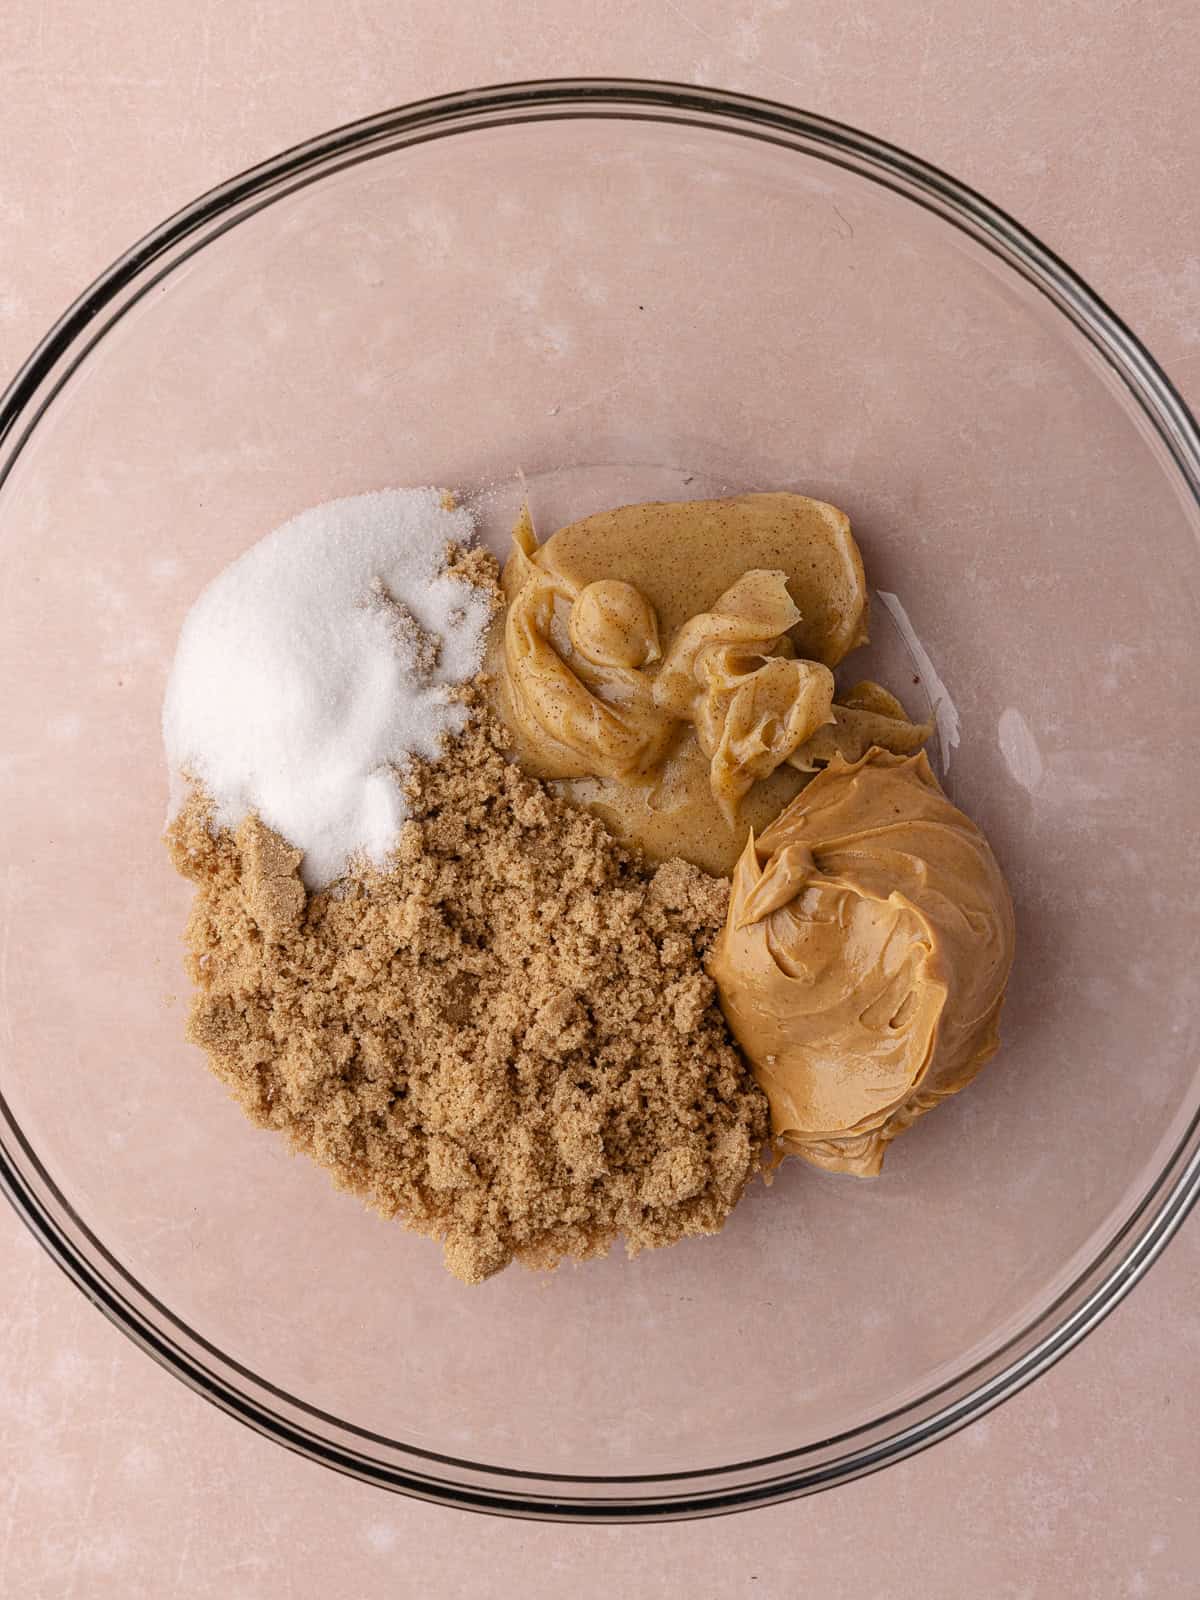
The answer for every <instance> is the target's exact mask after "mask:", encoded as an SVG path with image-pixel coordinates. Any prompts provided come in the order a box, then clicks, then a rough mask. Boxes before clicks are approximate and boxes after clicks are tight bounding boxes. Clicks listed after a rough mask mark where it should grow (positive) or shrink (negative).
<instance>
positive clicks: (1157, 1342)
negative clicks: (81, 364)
mask: <svg viewBox="0 0 1200 1600" xmlns="http://www.w3.org/2000/svg"><path fill="white" fill-rule="evenodd" d="M491 9H492V8H485V7H483V6H481V5H478V4H476V5H471V4H465V5H463V6H461V7H459V8H457V11H456V12H455V13H453V14H451V15H450V16H449V18H448V19H447V20H444V18H443V11H442V7H441V6H440V5H434V4H433V3H431V0H420V3H415V4H414V3H408V4H406V3H404V0H388V3H386V4H385V3H384V0H355V3H353V4H346V3H344V0H339V3H336V4H335V3H334V0H308V3H302V0H260V3H258V4H255V5H251V4H250V3H249V0H226V3H220V0H189V3H187V4H183V3H180V0H174V3H170V0H168V3H159V4H154V5H151V4H148V3H146V0H111V3H109V4H107V5H105V6H103V7H95V6H92V5H87V6H85V5H84V4H82V0H3V5H2V6H0V150H3V152H4V156H3V160H2V161H0V373H4V374H7V372H8V371H9V370H11V368H13V367H14V366H15V365H16V363H17V362H18V361H19V360H20V359H21V358H22V357H23V355H24V354H25V353H26V351H27V349H28V347H29V346H30V345H31V344H32V342H33V341H34V339H35V338H36V337H37V336H38V335H39V334H40V333H41V332H42V331H43V329H44V327H45V326H46V324H47V323H48V322H49V321H50V320H51V319H52V317H53V316H55V315H56V314H57V312H58V311H59V310H60V309H61V308H62V307H63V306H64V305H65V304H66V302H67V301H68V300H69V299H70V298H71V297H72V296H73V295H74V294H75V293H76V292H77V291H78V290H79V289H80V288H81V287H82V286H83V285H84V284H85V283H86V281H87V280H88V279H89V278H90V277H91V276H93V275H94V274H95V273H96V272H97V271H99V270H100V269H101V268H102V267H104V266H105V265H106V264H107V263H108V262H109V260H110V259H111V258H112V257H113V256H115V255H116V254H117V253H118V252H119V251H120V250H121V249H123V248H124V247H125V246H126V245H127V244H128V243H129V242H130V241H131V240H132V239H134V238H135V237H136V236H137V235H138V234H140V233H141V232H143V231H144V230H145V229H147V228H148V227H150V226H151V225H152V224H154V223H155V222H157V221H158V220H160V219H161V218H162V217H163V216H164V215H165V214H166V213H167V212H168V211H170V210H172V209H174V207H176V206H177V205H179V204H181V203H183V202H184V201H186V200H188V199H190V198H191V197H192V196H193V195H195V194H196V193H197V192H199V191H200V190H201V189H203V188H205V187H207V186H208V185H209V184H211V183H213V182H215V181H217V180H218V179H219V178H222V177H224V176H226V175H228V174H230V173H232V172H234V171H236V170H237V169H238V168H240V167H243V166H245V165H246V164H247V163H249V162H251V161H253V160H255V159H257V158H259V157H260V156H264V155H267V154H270V153H272V152H273V151H275V150H277V149H279V148H282V147H283V146H285V145H287V144H290V143H292V142H294V141H295V140H297V139H300V138H303V137H305V136H306V135H308V134H311V133H315V132H318V131H320V130H321V129H323V128H325V127H327V126H329V125H331V124H334V123H337V122H341V121H345V120H348V119H350V118H353V117H356V116H359V115H362V114H364V113H366V112H369V111H372V110H376V109H379V108H381V107H383V106H386V105H390V104H394V103H397V102H400V101H403V100H406V99H411V98H414V97H417V96H422V95H426V94H432V93H436V92H439V91H442V90H447V89H452V88H458V87H463V86H466V85H469V84H473V83H480V82H486V81H494V80H497V79H503V78H522V77H536V76H541V75H546V74H551V73H572V72H595V73H633V74H638V75H648V76H662V77H676V78H685V79H697V80H703V81H707V82H711V83H717V84H722V85H725V86H728V87H731V88H739V89H748V90H752V91H756V92H759V93H762V94H767V95H773V96H776V97H778V98H783V99H787V100H791V101H793V102H795V103H798V104H802V105H805V106H808V107H810V108H811V109H814V110H817V111H823V112H826V113H828V114H830V115H833V116H837V117H841V118H844V119H846V120H848V121H853V122H859V123H861V124H862V125H863V126H865V127H867V128H868V129H870V130H871V131H873V132H876V133H879V134H882V135H884V136H885V137H889V138H892V139H895V140H897V141H898V142H899V143H901V144H903V145H906V146H908V147H910V148H912V149H914V150H915V151H916V152H917V153H919V154H921V155H923V156H926V157H928V158H930V159H932V160H934V161H936V162H940V163H942V164H943V165H945V166H947V167H949V168H950V169H951V170H952V171H954V172H956V173H957V174H958V175H959V176H961V177H963V178H965V179H966V180H967V181H969V182H972V183H974V184H976V185H977V186H978V187H980V188H981V189H983V190H984V191H985V193H987V194H988V195H989V196H991V197H992V198H993V199H995V200H997V201H998V202H999V203H1001V204H1002V205H1005V206H1007V207H1009V208H1010V209H1011V210H1013V211H1014V212H1015V213H1016V214H1017V215H1018V216H1019V217H1020V218H1021V219H1022V220H1023V221H1025V222H1027V223H1028V224H1029V225H1030V226H1031V227H1032V228H1033V229H1034V230H1035V231H1036V232H1037V233H1039V234H1040V235H1041V236H1042V238H1044V239H1045V240H1046V241H1047V242H1048V243H1049V244H1051V245H1052V246H1054V247H1055V248H1057V249H1058V250H1059V251H1060V252H1061V253H1062V254H1064V255H1065V256H1066V257H1067V259H1068V260H1070V261H1071V262H1072V263H1073V264H1074V265H1075V266H1076V267H1078V268H1079V269H1080V270H1081V271H1082V272H1083V273H1084V275H1085V276H1086V277H1088V278H1089V279H1090V280H1091V281H1092V283H1093V284H1094V285H1095V286H1096V287H1097V288H1098V289H1099V290H1100V292H1101V293H1102V294H1104V295H1105V296H1106V297H1107V298H1108V299H1109V300H1110V302H1112V303H1113V304H1114V305H1115V306H1116V308H1117V309H1118V310H1119V311H1121V312H1122V313H1123V314H1124V315H1125V316H1126V317H1127V318H1128V319H1129V320H1130V321H1131V322H1132V324H1133V325H1134V327H1135V328H1136V329H1137V330H1138V331H1139V332H1140V333H1141V334H1142V335H1143V336H1144V337H1145V338H1146V339H1147V341H1148V342H1149V344H1150V346H1151V348H1152V349H1153V350H1154V352H1155V353H1156V354H1157V355H1158V357H1159V358H1160V359H1161V360H1162V361H1163V363H1164V364H1165V365H1166V367H1167V369H1168V371H1169V372H1170V373H1171V374H1172V375H1173V376H1174V377H1175V379H1176V380H1177V382H1179V383H1180V384H1181V386H1182V387H1183V388H1184V390H1185V392H1186V393H1188V395H1189V398H1191V399H1192V401H1193V402H1194V403H1195V402H1196V401H1198V400H1200V193H1198V187H1197V183H1196V179H1197V175H1198V157H1200V140H1198V137H1197V131H1196V127H1195V118H1194V83H1195V81H1196V74H1197V69H1198V68H1200V42H1198V38H1197V31H1196V29H1195V27H1194V23H1193V21H1192V18H1191V8H1190V6H1188V5H1186V4H1183V3H1177V4H1175V5H1173V6H1171V5H1167V6H1163V5H1154V4H1140V5H1118V4H1116V3H1112V0H1106V3H1103V4H1099V3H1081V4H1076V5H1065V4H1051V5H1049V6H1046V5H1042V4H1035V3H1032V0H1010V3H1008V4H1002V3H1001V4H995V5H993V6H990V7H988V8H986V14H985V8H984V7H983V6H982V5H977V4H975V3H974V0H934V3H926V4H923V5H921V6H920V7H918V8H913V7H910V6H908V5H905V4H903V3H902V0H883V3H882V4H877V5H870V6H868V5H862V6H858V7H855V6H853V5H846V6H842V7H832V6H830V5H828V4H827V3H823V4H820V5H817V4H815V3H813V0H793V3H789V0H758V3H754V4H748V3H734V4H732V5H720V4H717V3H715V0H645V3H639V4H634V3H632V0H629V3H619V4H614V5H603V4H602V5H597V6H591V7H587V8H584V7H581V6H578V5H574V4H571V5H568V4H565V3H563V0H557V3H556V0H524V3H520V0H518V3H512V4H509V5H506V6H505V7H504V8H503V21H500V20H499V15H500V8H498V7H497V8H495V12H496V15H495V16H492V15H491ZM985 15H986V19H985ZM576 18H581V20H575V19H576ZM0 1281H2V1282H3V1283H4V1284H5V1285H6V1288H7V1289H8V1293H7V1295H6V1296H5V1305H4V1310H3V1312H0V1594H2V1595H3V1596H4V1597H5V1600H18V1597H22V1600H24V1597H35V1596H36V1597H41V1596H46V1597H54V1600H58V1597H60V1596H61V1597H69V1596H75V1597H79V1600H92V1597H97V1600H102V1597H105V1596H109V1595H113V1596H116V1595H120V1596H122V1597H125V1596H141V1595H149V1596H156V1597H157V1596H166V1595H180V1596H187V1597H191V1596H196V1597H201V1596H205V1597H207V1596H213V1597H218V1596H219V1597H221V1600H239V1597H243V1600H251V1597H253V1600H259V1597H262V1600H267V1597H270V1600H276V1597H286V1596H308V1595H316V1594H318V1593H321V1592H324V1593H328V1594H334V1595H347V1596H350V1595H353V1596H356V1597H362V1600H372V1597H374V1596H376V1595H378V1596H384V1595H387V1596H407V1595H413V1596H417V1595H422V1596H423V1595H427V1594H436V1595H443V1594H446V1595H457V1594H468V1593H469V1594H473V1595H481V1596H498V1597H506V1596H509V1595H518V1594H543V1593H546V1594H558V1593H563V1594H567V1593H570V1594H575V1595H585V1596H589V1595H596V1596H599V1595H601V1594H605V1595H607V1594H609V1593H617V1594H622V1593H624V1594H628V1595H632V1596H638V1597H640V1596H655V1595H663V1596H675V1595H682V1594H688V1595H694V1596H696V1597H697V1600H706V1597H709V1596H712V1597H718V1596H719V1597H722V1600H723V1597H725V1596H730V1595H742V1594H744V1595H752V1596H755V1597H758V1600H762V1597H770V1596H775V1595H780V1596H783V1595H790V1594H792V1593H795V1592H796V1591H797V1589H798V1588H799V1586H800V1585H803V1589H804V1592H806V1593H808V1594H812V1595H817V1596H820V1597H822V1600H840V1597H842V1596H846V1597H851V1596H853V1597H855V1600H873V1597H883V1596H887V1597H891V1596H899V1597H907V1596H909V1595H912V1596H918V1595H919V1596H921V1597H922V1600H950V1597H953V1600H959V1597H961V1596H963V1595H968V1594H970V1595H983V1596H986V1597H988V1600H991V1597H996V1600H1018V1597H1030V1596H1042V1595H1046V1596H1055V1597H1057V1596H1068V1595H1069V1596H1074V1595H1087V1596H1089V1597H1091V1596H1095V1597H1100V1600H1107V1597H1109V1596H1112V1597H1116V1596H1156V1595H1168V1594H1170V1595H1175V1594H1190V1593H1194V1592H1195V1589H1196V1582H1197V1579H1196V1573H1197V1571H1198V1570H1200V1536H1198V1535H1197V1534H1196V1532H1195V1531H1194V1524H1195V1517H1194V1511H1195V1506H1194V1490H1195V1486H1196V1483H1197V1481H1198V1476H1200V1432H1198V1430H1197V1429H1196V1426H1195V1415H1196V1400H1197V1393H1198V1390H1200V1383H1198V1381H1197V1376H1196V1361H1197V1357H1198V1356H1200V1323H1198V1322H1197V1319H1196V1317H1195V1313H1194V1309H1193V1308H1194V1306H1195V1305H1196V1303H1197V1299H1198V1294H1197V1291H1198V1290H1200V1225H1198V1224H1197V1223H1196V1222H1195V1221H1193V1222H1192V1223H1190V1224H1189V1225H1187V1226H1185V1228H1184V1230H1183V1232H1182V1235H1181V1236H1180V1238H1179V1239H1178V1240H1177V1241H1176V1243H1175V1244H1174V1245H1173V1246H1172V1247H1171V1249H1170V1251H1169V1253H1168V1255H1167V1258H1166V1260H1165V1261H1164V1262H1163V1263H1162V1264H1160V1265H1159V1266H1158V1267H1156V1268H1155V1270H1154V1271H1153V1273H1152V1274H1151V1276H1150V1278H1149V1279H1148V1281H1147V1282H1146V1283H1144V1284H1143V1285H1142V1286H1140V1287H1139V1288H1138V1289H1137V1291H1136V1292H1135V1293H1134V1295H1133V1297H1132V1299H1131V1300H1130V1301H1128V1302H1127V1303H1126V1304H1125V1305H1124V1306H1123V1307H1122V1308H1121V1309H1120V1310H1119V1311H1118V1312H1117V1313H1116V1314H1115V1315H1114V1316H1113V1317H1112V1318H1111V1319H1110V1321H1109V1322H1108V1323H1106V1324H1105V1326H1104V1327H1103V1328H1102V1329H1101V1330H1100V1331H1099V1332H1098V1333H1097V1334H1095V1335H1094V1336H1093V1337H1092V1338H1091V1339H1090V1340H1089V1341H1088V1342H1087V1343H1086V1344H1085V1345H1084V1346H1083V1347H1082V1348H1081V1349H1080V1350H1079V1351H1077V1352H1076V1353H1075V1354H1074V1355H1072V1356H1071V1357H1070V1358H1068V1360H1067V1362H1066V1363H1065V1364H1064V1365H1062V1366H1060V1367H1059V1368H1057V1369H1056V1370H1055V1371H1054V1372H1053V1373H1052V1374H1050V1376H1049V1377H1047V1378H1046V1379H1044V1380H1042V1382H1040V1383H1039V1384H1038V1385H1036V1386H1035V1387H1034V1388H1033V1389H1032V1390H1030V1391H1027V1392H1026V1393H1025V1394H1023V1395H1021V1396H1020V1397H1018V1398H1017V1399H1016V1400H1015V1401H1013V1402H1011V1403H1010V1404H1009V1405H1008V1406H1006V1407H1005V1408H1003V1409H1002V1410H1001V1411H999V1412H996V1413H993V1414H992V1415H991V1416H990V1417H989V1418H987V1419H986V1420H985V1421H983V1422H981V1423H979V1424H977V1425H976V1426H975V1427H974V1428H972V1429H970V1430H968V1431H967V1432H965V1433H963V1434H960V1435H958V1436H957V1437H956V1438H955V1439H953V1440H951V1441H949V1442H948V1443H946V1444H943V1445H941V1446H939V1447H937V1448H936V1449H935V1450H934V1451H932V1452H928V1453H926V1454H925V1455H923V1456H921V1457H919V1458H917V1459H916V1460H913V1461H910V1462H907V1463H905V1464H903V1465H901V1466H899V1467H896V1468H893V1469H891V1470H890V1471H888V1472H886V1473H884V1474H881V1475H879V1476H876V1477H874V1478H872V1479H869V1480H866V1481H864V1482H861V1483H857V1484H853V1485H851V1486H849V1487H847V1488H844V1489H841V1490H838V1491H836V1492H834V1493H832V1494H829V1495H825V1496H822V1497H820V1498H818V1499H814V1500H808V1501H804V1502H801V1503H797V1504H793V1505H790V1506H784V1507H779V1508H775V1509H772V1510H769V1511H763V1512H757V1513H753V1514H751V1515H747V1516H742V1517H739V1518H733V1519H723V1520H719V1521H714V1522H708V1523H699V1524H690V1525H683V1526H676V1527H664V1528H657V1529H639V1530H619V1529H598V1530H581V1529H570V1528H547V1527H540V1526H535V1525H529V1524H521V1523H513V1522H500V1521H486V1520H483V1519H479V1518H465V1517H463V1516H461V1515H458V1514H455V1513H451V1512H447V1511H441V1510H434V1509H431V1508H428V1507H424V1506H420V1505H417V1504H415V1503H412V1502H406V1501H402V1500H399V1499H396V1498H393V1497H389V1496H385V1495H383V1494H380V1493H378V1492H375V1491H372V1490H368V1489H365V1488H363V1487H361V1486H359V1485H356V1484H352V1483H349V1482H346V1481H344V1480H340V1479H337V1478H335V1477H333V1476H332V1475H331V1474H328V1473H326V1472H323V1471H322V1470H320V1469H318V1468H317V1467H315V1466H312V1465H310V1464H309V1463H307V1462H304V1461H300V1460H296V1459H293V1458H291V1457H289V1456H287V1455H285V1454H284V1453H283V1452H282V1451H281V1450H279V1449H278V1448H277V1447H276V1446H274V1445H270V1444H268V1443H266V1442H265V1441H263V1440H260V1439H258V1438H256V1437H255V1436H253V1435H252V1434H250V1433H249V1432H247V1431H245V1430H244V1429H241V1428H239V1427H238V1426H237V1425H235V1424H234V1423H232V1422H230V1421H229V1420H227V1419H226V1418H224V1417H222V1416H221V1415H219V1414H218V1413H217V1412H216V1411H214V1410H212V1409H211V1408H209V1407H208V1406H206V1405H205V1404H204V1403H203V1402H201V1401H200V1400H199V1399H197V1398H195V1397H194V1396H192V1395H190V1394H189V1393H188V1392H186V1391H185V1390H184V1389H183V1388H182V1387H181V1386H180V1385H179V1384H178V1383H176V1382H175V1380H173V1379H171V1378H169V1377H168V1376H167V1375H166V1374H165V1373H163V1372H161V1371H159V1370H158V1369H157V1368H156V1367H154V1366H153V1365H152V1364H151V1363H150V1362H149V1361H148V1360H147V1359H146V1358H145V1357H143V1356H141V1355H140V1354H138V1353H137V1352H136V1351H135V1350H134V1349H133V1347H132V1346H130V1345H129V1344H128V1343H127V1342H126V1341H125V1340H124V1338H123V1337H122V1336H121V1335H119V1334H118V1333H116V1332H115V1330H113V1329H111V1328H110V1327H109V1326H108V1325H107V1324H106V1323H105V1322H104V1321H103V1320H102V1319H101V1318H100V1317H99V1316H98V1315H97V1313H95V1312H94V1311H92V1310H91V1309H90V1308H89V1307H88V1306H87V1305H86V1304H85V1303H84V1301H83V1300H82V1298H81V1297H80V1296H79V1295H78V1294H77V1293H76V1291H75V1290H73V1289H72V1288H71V1287H70V1286H69V1285H68V1284H67V1283H66V1281H65V1280H64V1279H63V1278H62V1277H61V1276H60V1275H59V1274H58V1273H57V1271H56V1269H54V1268H53V1267H52V1266H51V1265H50V1263H49V1261H48V1260H47V1259H46V1258H45V1257H43V1256H42V1255H41V1254H40V1253H39V1251H38V1250H37V1248H36V1247H35V1246H34V1244H33V1242H32V1240H31V1239H29V1238H28V1237H27V1236H26V1235H25V1233H24V1232H23V1230H22V1228H21V1227H20V1225H19V1224H18V1223H17V1222H16V1220H15V1218H12V1217H11V1216H9V1215H8V1213H7V1212H3V1213H0Z"/></svg>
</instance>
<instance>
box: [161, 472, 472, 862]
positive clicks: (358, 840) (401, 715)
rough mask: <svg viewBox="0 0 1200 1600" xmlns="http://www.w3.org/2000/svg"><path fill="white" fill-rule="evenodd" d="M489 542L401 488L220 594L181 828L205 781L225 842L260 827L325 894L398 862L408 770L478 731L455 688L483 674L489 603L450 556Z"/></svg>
mask: <svg viewBox="0 0 1200 1600" xmlns="http://www.w3.org/2000/svg"><path fill="white" fill-rule="evenodd" d="M473 535H474V522H473V519H472V517H471V514H470V513H469V512H467V511H465V510H462V509H460V508H456V509H453V510H447V509H446V506H445V505H444V504H443V495H442V492H441V491H440V490H437V489H390V490H384V491H381V492H379V493H375V494H363V495H356V496H354V497H353V498H351V499H348V500H335V501H332V502H331V503H330V504H329V505H324V506H317V507H315V508H314V509H313V510H311V511H305V512H303V513H302V514H301V515H300V516H298V517H295V518H294V519H293V520H292V521H291V522H288V523H285V524H284V526H283V527H282V528H278V529H276V531H275V532H274V533H272V534H269V535H268V536H267V537H266V538H265V539H263V540H261V541H260V542H259V543H258V544H256V545H254V546H252V547H251V548H250V549H249V550H247V551H246V553H245V555H243V556H241V557H240V558H239V559H238V560H237V561H235V562H234V563H233V565H232V566H230V567H227V568H226V569H225V571H224V572H222V573H221V574H220V575H219V576H218V577H216V578H214V579H213V581H212V582H211V583H210V584H209V585H208V587H207V588H206V589H205V590H204V592H203V594H201V596H200V598H199V599H198V600H197V601H196V603H195V605H194V606H193V607H192V609H191V611H190V612H189V613H188V616H187V619H186V621H185V622H184V625H183V629H182V631H181V633H180V636H179V644H178V646H177V648H176V652H175V661H174V665H173V666H172V668H171V676H170V679H169V681H168V684H167V693H166V700H165V702H164V705H163V741H164V743H165V745H166V752H167V763H168V766H169V768H170V772H171V810H172V814H175V813H176V812H177V811H178V810H179V808H180V806H181V805H182V804H183V803H184V801H185V800H186V798H187V795H188V793H189V786H190V784H191V783H199V784H201V785H202V786H203V787H204V789H205V790H206V791H207V793H208V794H209V796H210V797H211V798H212V800H213V803H214V805H215V808H216V822H217V823H218V825H220V826H225V827H235V826H236V825H237V824H238V823H239V822H240V821H241V820H242V819H243V818H244V817H245V816H246V815H247V813H248V812H251V811H254V812H257V813H258V815H259V816H260V817H261V818H262V820H263V821H264V822H265V823H266V824H267V826H268V827H271V828H273V829H275V831H276V832H277V833H280V834H282V835H283V836H284V838H286V839H288V840H289V841H290V842H291V843H292V844H293V845H295V846H296V847H297V848H299V849H301V850H303V851H304V862H303V866H302V872H303V875H304V881H305V882H306V883H307V884H308V886H309V887H310V888H319V887H323V886H324V885H326V884H329V883H331V882H332V881H333V880H334V879H335V878H337V877H339V876H340V875H341V874H342V873H344V872H345V871H346V870H347V868H348V867H349V866H350V864H351V863H352V862H353V861H354V859H355V858H356V857H363V856H365V857H367V858H368V859H369V860H370V861H372V862H374V863H376V864H382V862H383V861H384V860H385V858H386V857H387V855H388V853H389V851H390V850H391V849H392V847H393V846H394V845H395V843H396V836H397V832H398V829H399V827H400V824H401V822H402V821H403V820H404V817H405V811H406V808H405V803H404V796H403V794H402V792H401V788H400V784H399V782H398V780H397V769H403V767H404V765H405V763H406V761H407V760H408V758H409V757H410V756H413V755H418V756H427V757H434V756H436V755H437V753H438V750H439V745H440V741H441V738H442V736H443V735H444V734H447V733H455V732H458V731H459V730H460V729H461V728H462V725H463V723H464V722H465V720H466V712H465V710H464V709H463V707H462V706H460V705H457V704H455V703H454V702H453V700H452V699H451V698H450V697H449V692H448V686H450V685H452V684H459V683H463V682H464V681H465V680H466V679H468V678H470V677H472V676H473V675H474V674H475V672H477V671H478V669H479V666H480V662H481V660H482V656H483V644H484V636H485V632H486V629H487V623H488V615H489V608H488V599H487V597H486V596H485V595H484V594H483V593H482V592H481V591H480V590H478V589H476V588H474V587H473V586H471V585H470V584H467V583H464V582H462V581H460V580H459V579H456V578H453V577H451V576H449V575H448V574H447V572H446V546H447V544H448V543H449V542H450V541H452V540H453V541H455V542H457V543H459V544H468V543H470V542H471V540H472V538H473ZM439 640H440V647H439V645H438V641H439Z"/></svg>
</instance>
